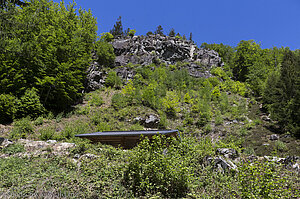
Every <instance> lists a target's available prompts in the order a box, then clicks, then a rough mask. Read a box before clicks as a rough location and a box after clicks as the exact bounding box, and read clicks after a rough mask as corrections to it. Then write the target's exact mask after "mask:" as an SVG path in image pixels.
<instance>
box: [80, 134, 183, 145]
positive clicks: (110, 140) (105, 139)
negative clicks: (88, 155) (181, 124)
mask: <svg viewBox="0 0 300 199" xmlns="http://www.w3.org/2000/svg"><path fill="white" fill-rule="evenodd" d="M157 134H161V135H165V136H166V137H177V136H178V135H179V132H178V130H142V131H104V132H96V133H87V134H79V135H75V137H80V138H86V139H89V140H91V141H92V143H97V142H101V143H103V144H110V145H113V146H115V147H118V146H121V147H123V148H125V149H128V148H133V147H134V146H136V145H137V143H138V142H139V141H140V140H141V136H142V135H143V136H144V137H148V138H149V139H151V138H152V136H154V135H157Z"/></svg>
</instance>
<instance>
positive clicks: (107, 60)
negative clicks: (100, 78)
mask: <svg viewBox="0 0 300 199" xmlns="http://www.w3.org/2000/svg"><path fill="white" fill-rule="evenodd" d="M96 48H97V50H96V54H97V57H98V63H99V64H100V65H103V66H105V67H112V66H113V64H114V63H115V57H116V56H115V54H114V49H113V47H112V45H111V44H110V43H108V42H105V41H98V42H97V43H96Z"/></svg>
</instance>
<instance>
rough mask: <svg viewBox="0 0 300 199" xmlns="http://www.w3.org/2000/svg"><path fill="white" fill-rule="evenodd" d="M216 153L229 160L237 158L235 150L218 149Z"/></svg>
mask: <svg viewBox="0 0 300 199" xmlns="http://www.w3.org/2000/svg"><path fill="white" fill-rule="evenodd" d="M217 153H218V154H221V155H223V156H225V157H226V158H231V159H234V158H236V157H238V153H237V151H236V150H235V149H229V148H218V149H217Z"/></svg>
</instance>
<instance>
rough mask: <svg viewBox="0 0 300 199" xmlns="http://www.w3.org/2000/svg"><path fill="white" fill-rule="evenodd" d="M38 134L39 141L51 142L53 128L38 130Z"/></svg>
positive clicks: (53, 132)
mask: <svg viewBox="0 0 300 199" xmlns="http://www.w3.org/2000/svg"><path fill="white" fill-rule="evenodd" d="M39 133H40V139H41V140H45V141H46V140H51V139H53V138H54V134H55V127H52V126H48V127H44V128H42V129H39Z"/></svg>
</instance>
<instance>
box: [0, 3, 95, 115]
mask: <svg viewBox="0 0 300 199" xmlns="http://www.w3.org/2000/svg"><path fill="white" fill-rule="evenodd" d="M74 6H75V4H74V3H72V4H70V5H68V6H67V7H65V4H64V3H60V4H59V3H54V2H53V1H49V0H41V1H37V0H34V1H30V3H29V4H28V6H25V7H23V8H22V9H17V12H15V13H14V14H13V21H14V23H15V24H19V25H16V26H15V27H14V28H12V29H11V30H10V31H11V33H12V34H11V35H10V36H9V37H4V38H3V40H4V43H5V45H6V46H5V50H4V51H1V52H0V87H1V88H3V89H2V90H1V94H3V93H5V94H10V93H11V94H12V95H14V96H15V97H17V98H19V99H21V98H22V96H23V95H24V94H25V95H26V93H25V92H26V90H31V89H32V88H36V89H37V91H36V93H37V94H38V96H39V101H40V102H41V103H43V106H44V107H45V108H48V109H62V108H66V107H69V106H70V105H72V104H74V103H75V102H76V101H77V100H78V99H79V98H80V97H81V96H82V94H81V91H82V89H83V83H84V80H85V76H86V70H87V67H88V66H89V63H90V61H91V54H90V53H91V51H92V49H93V47H94V42H95V40H96V34H97V33H96V30H97V27H96V19H95V18H93V16H92V14H91V12H90V11H84V10H82V9H81V8H79V9H78V10H76V9H75V8H74ZM77 13H78V14H77ZM0 23H1V22H0ZM1 27H2V26H1ZM1 38H2V37H1ZM1 40H2V39H1ZM31 94H32V93H31ZM36 99H38V98H36ZM24 100H25V101H26V102H30V101H28V99H24ZM30 103H31V102H30ZM21 108H22V110H21V113H20V114H23V115H22V116H24V114H26V113H25V112H28V111H29V110H26V107H25V106H24V107H21ZM35 108H37V107H35ZM23 111H25V112H23ZM22 116H20V117H22Z"/></svg>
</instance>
